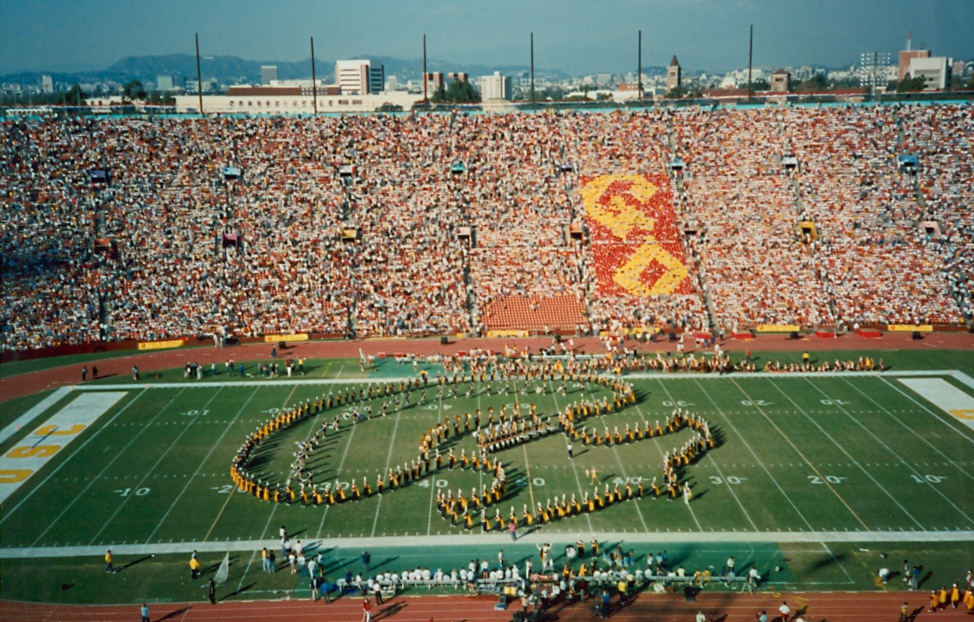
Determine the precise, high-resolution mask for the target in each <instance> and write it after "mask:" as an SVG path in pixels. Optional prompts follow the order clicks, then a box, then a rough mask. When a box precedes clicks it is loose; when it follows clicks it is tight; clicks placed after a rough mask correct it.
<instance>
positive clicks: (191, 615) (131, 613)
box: [0, 591, 974, 622]
mask: <svg viewBox="0 0 974 622" xmlns="http://www.w3.org/2000/svg"><path fill="white" fill-rule="evenodd" d="M928 600H929V599H928V597H927V596H925V595H924V593H923V592H922V591H921V592H878V593H877V592H868V593H858V594H856V593H849V592H827V593H814V592H793V593H785V594H781V595H779V596H775V595H772V594H768V593H765V594H754V595H746V594H738V593H734V592H715V593H706V592H705V593H702V594H699V595H698V596H697V600H696V601H695V602H687V601H686V600H685V599H684V598H683V596H682V595H680V594H663V595H656V594H641V595H639V596H638V597H637V598H636V599H635V600H634V601H633V602H631V603H630V604H628V605H627V606H626V607H624V608H621V609H620V608H618V606H617V605H616V603H615V601H614V602H613V605H616V606H614V608H613V611H612V614H611V615H610V619H611V620H618V621H620V622H623V621H626V622H652V621H658V622H693V621H694V620H695V619H696V615H697V613H698V612H701V611H702V612H703V613H704V615H705V616H706V617H707V620H708V621H716V622H746V621H753V620H754V619H755V614H756V613H758V612H759V611H761V610H765V611H767V612H768V620H770V621H772V622H776V621H777V622H780V615H779V614H778V607H779V606H780V605H781V603H782V601H787V602H788V605H789V607H790V608H791V611H792V618H791V619H792V620H793V619H794V616H795V615H796V614H798V613H800V614H801V615H802V618H803V619H804V620H806V621H809V622H810V621H813V620H814V621H819V620H828V621H830V622H873V621H876V622H883V621H889V622H893V621H895V620H897V619H898V617H899V611H900V606H901V605H902V604H903V603H904V602H907V603H908V611H909V613H910V614H912V615H914V617H912V618H911V619H912V620H937V621H938V622H961V621H962V620H972V619H974V616H971V615H969V614H968V612H967V611H966V609H965V608H964V606H963V605H961V606H960V607H959V608H957V609H954V608H952V607H950V606H948V607H947V608H946V609H942V610H940V611H937V612H934V613H929V612H928V611H927V609H926V606H927V603H928ZM496 602H497V600H496V598H493V597H472V596H440V597H437V596H407V597H398V598H394V599H391V600H387V601H386V602H385V603H384V604H383V605H382V606H374V607H373V616H372V619H373V620H374V621H376V622H379V621H381V620H390V621H394V622H429V621H431V620H432V621H433V622H461V621H464V622H506V621H508V620H510V619H511V618H512V616H513V615H514V612H515V611H517V610H518V609H519V608H520V603H519V602H517V601H515V602H513V603H511V605H510V606H509V607H508V608H507V610H506V611H496V610H494V609H493V605H494V604H495V603H496ZM594 604H595V601H594V600H591V599H590V600H588V601H586V602H584V603H576V604H573V605H570V606H567V607H565V606H561V605H556V606H555V607H554V608H553V609H552V610H551V611H550V612H548V614H547V615H546V616H545V620H549V621H551V622H554V621H555V620H557V621H559V622H572V621H582V620H591V619H592V615H591V610H590V608H591V607H592V606H593V605H594ZM149 607H150V620H152V622H161V621H163V620H170V621H172V622H209V621H217V620H220V621H223V620H226V621H233V622H235V621H248V622H291V621H295V622H306V621H321V622H352V621H358V620H361V619H362V601H361V600H360V599H357V598H349V597H345V598H342V599H341V600H339V601H336V602H334V603H331V604H328V605H326V604H324V601H318V602H317V603H312V602H309V601H307V600H302V601H296V600H280V601H264V602H255V601H249V602H223V603H218V604H217V605H215V606H214V605H210V604H209V603H206V602H203V603H199V602H197V603H166V604H158V603H154V604H150V606H149ZM139 619H140V618H139V604H138V603H134V604H131V605H114V606H75V605H71V606H68V605H41V604H31V603H20V602H12V601H0V622H54V621H59V622H129V621H134V620H139Z"/></svg>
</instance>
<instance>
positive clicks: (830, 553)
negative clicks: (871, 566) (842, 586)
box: [822, 542, 856, 585]
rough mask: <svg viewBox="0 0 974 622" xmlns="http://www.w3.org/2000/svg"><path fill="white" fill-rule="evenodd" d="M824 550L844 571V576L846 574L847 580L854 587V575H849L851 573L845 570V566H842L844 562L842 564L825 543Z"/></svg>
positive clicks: (823, 544)
mask: <svg viewBox="0 0 974 622" xmlns="http://www.w3.org/2000/svg"><path fill="white" fill-rule="evenodd" d="M822 548H823V549H825V552H826V553H828V554H829V557H831V558H832V561H833V562H835V564H836V565H837V566H838V567H839V568H841V569H842V574H844V575H845V576H846V578H847V579H849V584H850V585H854V584H855V583H856V582H855V581H854V580H853V579H852V575H850V574H849V571H848V570H846V569H845V566H843V565H842V562H840V561H839V559H838V558H837V557H836V556H835V553H833V552H832V549H830V548H829V545H828V544H826V543H824V542H823V543H822Z"/></svg>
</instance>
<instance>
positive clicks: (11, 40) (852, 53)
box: [0, 0, 974, 74]
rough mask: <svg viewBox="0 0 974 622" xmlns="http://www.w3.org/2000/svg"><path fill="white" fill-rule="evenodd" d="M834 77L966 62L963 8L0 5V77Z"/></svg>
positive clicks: (25, 0) (756, 0)
mask: <svg viewBox="0 0 974 622" xmlns="http://www.w3.org/2000/svg"><path fill="white" fill-rule="evenodd" d="M749 24H754V30H755V44H754V62H755V64H756V65H769V66H784V65H799V64H824V65H829V66H842V65H846V64H850V63H852V62H854V61H855V60H856V59H858V57H859V54H860V53H861V52H872V51H877V50H878V51H885V52H890V53H895V52H896V51H898V50H900V49H903V46H904V42H905V39H906V33H907V31H908V30H911V31H912V32H913V45H914V47H918V46H919V45H920V44H921V43H922V44H924V45H925V46H926V47H927V48H929V49H931V50H932V51H933V53H934V54H935V55H946V56H953V57H956V58H961V59H970V58H972V57H974V34H972V33H974V0H806V1H799V0H598V1H581V0H491V1H478V0H423V1H421V2H420V1H417V0H346V1H342V2H336V1H332V0H317V1H316V0H290V1H287V2H283V1H279V0H236V1H234V2H223V1H220V2H217V1H210V0H166V1H164V2H161V1H157V0H135V1H128V2H126V1H124V0H121V1H120V0H77V1H75V2H68V1H65V0H0V74H3V73H11V72H15V71H28V70H34V71H73V70H85V69H102V68H105V67H107V66H108V65H110V64H111V63H113V62H114V61H116V60H118V59H119V58H122V57H124V56H138V55H146V54H168V53H172V52H187V53H192V52H193V33H194V32H199V35H200V52H201V53H202V54H204V55H211V54H228V55H235V56H240V57H242V58H246V59H251V60H278V61H294V60H302V59H305V58H307V57H308V56H309V52H308V37H309V36H314V38H315V53H316V56H318V57H319V58H322V59H327V60H331V59H335V58H343V57H353V56H358V55H363V54H375V55H384V56H396V57H400V58H418V57H420V56H421V55H422V35H423V34H424V33H425V34H426V35H427V41H428V48H429V55H430V56H431V57H433V58H437V59H441V60H452V61H456V62H465V63H484V64H527V62H528V33H529V32H531V31H534V33H535V34H534V36H535V63H536V65H537V66H538V67H544V68H556V69H562V70H564V71H567V72H569V73H572V74H577V73H585V72H594V71H614V72H618V71H627V70H631V69H634V66H635V57H636V31H637V30H638V29H642V31H643V64H644V65H665V64H667V63H668V62H669V60H670V58H671V57H672V56H673V54H676V55H677V56H678V57H679V59H680V62H681V64H682V65H683V66H684V68H686V69H689V70H709V71H714V70H725V69H730V68H734V67H741V66H745V65H746V64H747V33H748V25H749Z"/></svg>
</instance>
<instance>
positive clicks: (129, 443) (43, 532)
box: [0, 389, 182, 546]
mask: <svg viewBox="0 0 974 622" xmlns="http://www.w3.org/2000/svg"><path fill="white" fill-rule="evenodd" d="M144 393H145V390H144V389H143V390H142V392H141V393H139V394H138V395H136V396H135V398H134V399H133V400H132V401H131V402H129V403H128V404H126V405H125V407H124V408H122V410H120V411H118V413H117V414H116V415H115V416H114V417H112V418H111V419H110V420H109V421H108V423H106V424H105V425H104V426H103V427H102V428H100V429H99V430H98V432H101V431H102V430H104V429H105V428H106V427H108V426H109V425H111V424H112V422H113V421H115V419H116V418H117V417H118V416H119V415H121V414H122V413H123V412H125V410H126V409H128V407H129V406H131V405H132V404H134V403H135V402H137V401H138V400H139V398H140V397H142V395H143V394H144ZM180 394H182V391H180V392H179V393H177V394H176V395H174V396H173V398H172V399H171V400H169V403H168V404H166V405H165V406H163V407H162V409H161V410H159V412H158V413H156V416H155V417H153V418H152V421H150V422H149V424H148V425H146V426H145V427H143V428H141V429H140V430H139V432H138V433H137V434H136V435H135V436H133V437H132V439H131V440H129V442H128V444H127V445H125V447H123V448H122V451H120V452H118V453H116V454H115V455H114V456H113V457H112V459H111V460H110V461H109V462H108V464H106V465H105V468H103V469H102V470H101V471H100V472H99V473H98V475H96V476H95V477H93V478H91V481H90V482H89V483H88V485H87V486H85V487H84V489H83V490H82V491H81V492H79V493H78V494H77V495H75V497H74V499H72V500H71V502H70V503H68V505H67V506H65V508H64V509H63V510H61V513H60V514H58V515H57V517H56V518H55V519H54V520H53V521H51V522H50V523H48V525H47V527H46V528H45V529H44V531H42V532H41V534H40V535H39V536H37V539H36V540H34V542H33V543H32V544H31V546H33V545H35V544H37V543H38V541H40V539H41V538H42V537H43V536H44V534H46V533H47V532H48V531H50V529H51V527H53V526H54V524H55V523H57V522H58V521H59V520H61V517H62V516H64V514H65V512H67V511H68V510H69V509H71V507H72V506H73V505H74V504H75V503H76V502H77V501H78V499H80V498H81V497H83V496H84V494H85V493H86V492H88V489H89V488H91V487H92V486H94V485H95V482H97V481H98V480H99V479H101V476H102V475H104V473H105V471H107V470H108V469H109V467H111V466H112V465H113V464H114V463H115V461H116V460H118V457H119V456H120V455H122V454H123V453H125V451H126V450H127V449H128V448H129V447H131V446H132V443H134V442H135V440H136V439H137V438H138V437H139V436H140V435H141V434H142V433H143V432H144V431H146V430H147V429H149V427H150V426H151V425H152V423H153V422H154V421H155V420H156V419H158V418H159V417H160V416H161V415H162V413H163V412H165V410H166V409H167V408H169V406H170V404H172V403H173V401H175V399H176V398H177V397H179V396H180ZM98 432H95V436H97V435H98ZM92 438H94V436H92ZM88 440H89V441H90V440H91V439H88ZM87 444H88V443H87V442H85V445H87ZM85 445H82V446H81V447H79V448H78V449H77V450H76V451H75V452H74V453H72V454H71V456H69V458H68V459H67V460H65V461H64V462H62V463H61V464H60V465H58V468H57V469H55V470H54V473H51V474H50V475H48V476H47V479H45V480H44V481H43V482H41V485H40V486H38V487H37V488H33V489H31V493H33V492H34V491H36V490H38V489H39V488H42V487H43V486H44V484H46V483H47V480H48V479H51V477H53V476H54V475H55V474H56V473H57V472H58V471H59V470H61V467H62V466H64V465H65V464H66V463H67V462H68V461H69V460H70V459H71V457H73V456H75V455H77V454H78V452H80V451H81V450H82V449H84V448H85ZM28 496H30V495H28ZM26 500H27V497H24V500H23V501H21V502H20V503H23V502H24V501H26ZM20 503H18V504H17V506H16V507H14V509H13V510H11V511H10V512H9V513H8V514H7V515H6V516H4V520H6V519H7V517H9V516H10V515H11V514H13V513H14V512H15V511H16V510H17V508H18V507H20ZM0 522H3V521H2V520H0Z"/></svg>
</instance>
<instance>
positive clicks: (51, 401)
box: [0, 387, 71, 443]
mask: <svg viewBox="0 0 974 622" xmlns="http://www.w3.org/2000/svg"><path fill="white" fill-rule="evenodd" d="M70 392H71V387H60V388H57V389H54V391H53V392H52V393H51V394H50V395H48V396H47V397H45V398H44V399H42V400H41V401H39V402H38V403H36V404H34V405H33V406H31V407H30V409H29V410H28V411H27V412H25V413H24V414H22V415H21V416H19V417H17V418H16V419H15V420H14V421H11V422H10V424H9V425H7V427H5V428H4V429H3V431H0V443H3V442H5V441H6V440H7V439H8V438H10V437H11V436H13V435H14V434H16V433H17V431H18V430H20V428H21V427H23V426H25V425H28V424H29V423H30V422H31V421H33V420H34V419H35V418H36V417H37V416H38V415H40V414H41V413H43V412H44V411H45V410H47V409H48V408H50V407H51V406H54V405H55V404H57V403H58V401H59V400H60V399H61V398H63V397H64V396H65V395H67V394H68V393H70Z"/></svg>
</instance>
